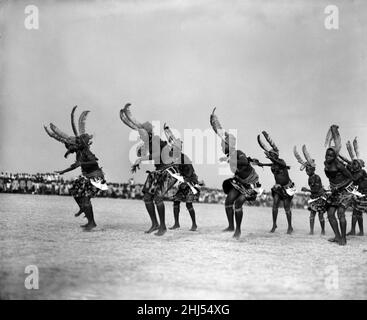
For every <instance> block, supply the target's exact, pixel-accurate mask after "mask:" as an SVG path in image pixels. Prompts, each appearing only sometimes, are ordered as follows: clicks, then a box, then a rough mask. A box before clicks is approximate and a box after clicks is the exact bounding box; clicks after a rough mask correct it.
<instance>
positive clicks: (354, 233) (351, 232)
mask: <svg viewBox="0 0 367 320" xmlns="http://www.w3.org/2000/svg"><path fill="white" fill-rule="evenodd" d="M355 235H356V231H355V230H350V231H349V232H348V233H347V236H355Z"/></svg>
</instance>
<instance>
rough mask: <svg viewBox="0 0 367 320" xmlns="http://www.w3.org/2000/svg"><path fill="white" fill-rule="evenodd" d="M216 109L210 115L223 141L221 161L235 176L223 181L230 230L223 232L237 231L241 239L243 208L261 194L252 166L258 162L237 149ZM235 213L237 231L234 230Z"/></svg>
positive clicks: (232, 136)
mask: <svg viewBox="0 0 367 320" xmlns="http://www.w3.org/2000/svg"><path fill="white" fill-rule="evenodd" d="M215 109H216V108H214V109H213V112H212V114H211V115H210V124H211V126H212V128H213V130H214V132H215V133H216V134H217V135H218V136H219V137H220V138H221V140H222V143H221V147H222V151H223V153H224V154H225V157H222V158H220V161H226V162H228V163H229V166H230V169H231V171H232V173H233V174H234V176H233V177H232V178H230V179H227V180H224V181H223V191H224V193H225V194H226V195H227V197H226V200H225V211H226V215H227V220H228V228H226V229H224V230H223V231H235V232H234V234H233V237H234V238H236V239H239V238H240V236H241V222H242V217H243V211H242V206H243V204H244V203H245V202H246V201H254V200H256V196H257V195H258V194H259V193H260V189H259V188H260V187H261V184H260V183H259V176H258V175H257V173H256V171H255V169H254V168H253V167H252V165H251V163H253V164H255V165H256V164H257V163H258V161H257V160H256V159H251V158H249V157H247V156H246V154H245V153H244V152H242V151H241V150H237V149H236V138H235V136H234V135H232V134H230V133H228V132H226V131H225V130H224V129H223V127H222V126H221V124H220V122H219V120H218V117H217V115H216V114H215ZM233 207H234V209H233ZM233 211H234V213H235V219H236V229H235V228H234V221H233V215H234V213H233Z"/></svg>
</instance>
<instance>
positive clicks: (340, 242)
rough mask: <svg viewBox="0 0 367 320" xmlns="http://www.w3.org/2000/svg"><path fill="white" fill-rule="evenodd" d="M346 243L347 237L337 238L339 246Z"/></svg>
mask: <svg viewBox="0 0 367 320" xmlns="http://www.w3.org/2000/svg"><path fill="white" fill-rule="evenodd" d="M346 244H347V239H345V238H340V240H339V246H345V245H346Z"/></svg>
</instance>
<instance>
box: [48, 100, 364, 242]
mask: <svg viewBox="0 0 367 320" xmlns="http://www.w3.org/2000/svg"><path fill="white" fill-rule="evenodd" d="M130 106H131V105H130V104H129V103H128V104H126V105H125V106H124V108H123V109H121V110H120V119H121V121H122V122H123V123H124V124H125V125H126V126H128V127H129V128H130V129H132V130H136V131H137V132H138V133H139V137H140V140H141V143H140V144H139V145H138V147H137V150H136V155H137V160H136V161H135V163H134V164H133V165H132V167H131V172H132V173H135V172H136V171H137V170H138V169H140V164H141V163H142V162H143V161H145V160H152V161H153V163H154V170H153V171H147V178H146V181H145V183H144V187H143V193H144V197H143V200H144V204H145V207H146V210H147V212H148V214H149V217H150V220H151V227H150V228H149V229H148V230H147V231H145V232H146V233H152V232H155V233H154V234H155V235H157V236H162V235H163V234H165V233H166V231H167V227H166V222H165V204H164V199H165V198H166V197H167V194H168V191H169V190H170V189H172V188H173V187H174V186H175V185H176V186H177V192H176V193H175V194H174V195H173V197H172V200H173V213H174V225H173V226H172V227H171V228H170V229H177V228H179V227H180V223H179V213H180V204H181V202H184V203H185V204H186V208H187V210H188V212H189V214H190V217H191V221H192V226H191V229H190V230H191V231H196V230H197V224H196V217H195V209H194V207H193V203H194V202H195V200H197V198H198V196H199V194H200V187H201V183H200V182H199V180H198V176H197V175H196V173H195V169H194V167H193V165H192V161H191V160H190V158H189V157H188V156H187V155H186V154H184V153H183V152H182V148H183V142H182V141H181V140H180V139H179V138H177V137H175V135H174V134H173V132H172V130H171V128H170V127H169V126H168V125H167V124H165V125H164V133H165V136H166V140H162V139H161V137H160V136H159V135H156V134H154V130H153V125H152V124H151V123H150V122H149V121H147V122H143V123H141V122H139V121H137V120H136V119H135V118H134V117H133V116H132V113H131V110H130ZM76 108H77V107H76V106H75V107H74V108H73V109H72V112H71V126H72V130H73V133H74V135H73V136H71V135H68V134H66V133H64V132H63V131H61V130H60V129H59V128H58V127H56V126H55V125H54V124H53V123H50V125H49V127H46V126H45V130H46V132H47V134H48V135H49V136H50V137H52V138H54V139H56V140H57V141H59V142H62V143H63V144H64V145H65V147H66V149H67V152H66V153H65V158H67V157H68V156H69V155H70V154H72V153H75V154H76V161H75V162H74V163H73V164H72V165H71V166H70V167H69V168H67V169H65V170H62V171H56V172H57V173H59V174H63V173H65V172H68V171H71V170H74V169H76V168H78V167H81V170H82V175H81V176H79V177H78V178H77V179H76V180H75V181H74V183H73V186H72V189H71V194H72V196H73V197H74V199H75V201H76V203H77V204H78V207H79V211H78V212H77V213H76V214H75V216H79V215H80V214H82V213H84V214H85V217H86V218H87V220H88V222H87V224H85V225H83V226H81V227H83V228H84V229H85V230H91V229H93V228H95V227H96V223H95V220H94V215H93V208H92V203H91V198H92V197H94V196H95V195H96V194H97V193H98V192H100V191H101V190H106V189H107V188H108V187H107V184H106V180H105V178H104V173H103V171H102V169H101V168H100V167H99V165H98V158H97V157H96V156H95V155H94V154H93V153H92V152H91V150H90V145H91V143H92V142H91V140H92V138H93V137H92V135H89V134H87V133H86V130H85V122H86V118H87V115H88V113H89V111H83V112H82V113H81V115H80V117H79V120H78V128H77V126H76V123H75V119H74V114H75V111H76ZM210 124H211V126H212V128H213V130H214V132H215V133H216V134H217V135H218V137H219V138H220V139H221V148H222V152H223V154H224V156H223V157H221V158H220V159H219V160H220V161H221V162H227V163H228V164H229V168H230V170H231V172H232V173H233V176H232V177H231V178H229V179H226V180H224V181H223V185H222V187H223V191H224V193H225V194H226V199H225V204H224V206H225V213H226V216H227V220H228V227H227V228H225V229H224V230H223V231H230V232H234V234H233V237H234V238H236V239H239V238H240V236H241V223H242V217H243V206H244V204H245V203H250V202H252V201H254V200H256V198H257V197H258V196H260V195H261V193H262V188H261V184H260V182H259V176H258V174H257V173H256V170H255V167H256V166H258V167H270V169H271V172H272V174H273V175H274V179H275V185H274V186H273V188H272V189H271V192H272V197H273V207H272V217H273V225H272V228H271V230H270V232H275V230H276V228H277V217H278V209H279V207H280V205H281V204H283V206H284V210H285V213H286V217H287V223H288V228H287V233H288V234H291V233H292V232H293V227H292V211H291V205H292V199H293V196H294V194H295V193H296V188H295V184H294V183H293V181H292V180H291V178H290V176H289V170H290V166H288V165H287V163H286V162H285V161H284V160H283V159H281V158H280V152H279V149H278V147H277V145H276V144H275V143H274V141H273V140H272V138H271V137H270V135H269V134H268V133H267V132H266V131H262V135H263V136H264V138H265V140H266V143H265V142H264V141H263V140H262V138H261V135H258V137H257V141H258V144H259V145H260V147H261V148H262V149H263V151H264V153H265V157H266V158H267V159H269V160H270V163H262V162H260V161H259V160H258V159H255V158H252V157H249V156H247V155H246V153H245V152H243V151H242V150H238V149H237V148H236V137H235V136H234V135H232V134H230V133H228V132H227V131H226V130H224V129H223V127H222V125H221V124H220V122H219V119H218V116H217V115H216V114H215V108H214V110H213V112H212V113H211V115H210ZM325 147H326V153H325V162H324V172H325V175H326V177H327V178H328V180H329V184H330V190H326V189H325V188H324V187H323V184H322V181H321V178H320V176H319V175H317V174H316V173H315V171H316V164H315V160H314V159H312V157H311V156H310V154H309V152H308V150H307V148H306V146H305V145H303V146H302V153H303V156H304V158H303V157H302V156H301V155H300V154H299V152H298V151H297V148H296V147H294V150H293V151H294V155H295V157H296V159H297V161H298V162H299V163H300V164H301V170H304V169H305V171H306V173H307V175H308V186H309V188H306V187H303V188H302V189H301V190H302V191H304V192H309V193H310V200H309V208H308V209H309V210H310V234H313V233H314V223H315V216H316V214H318V217H319V221H320V225H321V234H325V220H324V213H325V212H327V217H328V221H329V223H330V226H331V228H332V230H333V231H334V235H335V236H334V237H333V238H332V239H329V241H331V242H334V243H337V244H339V245H345V244H346V242H347V240H346V236H347V235H355V234H356V231H355V229H356V224H357V223H358V227H359V234H358V235H363V212H367V173H366V171H365V170H364V169H363V167H364V161H363V160H362V159H360V156H359V148H358V142H357V139H354V141H353V144H352V143H351V142H349V141H348V142H347V150H348V153H349V156H350V159H348V158H347V157H345V156H344V155H342V154H341V152H340V150H341V137H340V134H339V131H338V126H336V125H332V126H331V127H330V128H329V130H328V133H327V136H326V141H325ZM349 207H351V208H352V209H353V214H352V224H351V225H352V226H351V231H350V232H349V233H348V234H347V233H346V228H347V223H346V219H345V211H346V209H347V208H349ZM156 211H157V212H158V219H157V214H156ZM336 215H337V218H336ZM338 222H339V223H338Z"/></svg>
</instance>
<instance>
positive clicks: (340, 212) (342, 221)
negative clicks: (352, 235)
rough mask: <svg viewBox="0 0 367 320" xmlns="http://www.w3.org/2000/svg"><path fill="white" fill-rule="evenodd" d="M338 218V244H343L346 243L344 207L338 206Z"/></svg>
mask: <svg viewBox="0 0 367 320" xmlns="http://www.w3.org/2000/svg"><path fill="white" fill-rule="evenodd" d="M338 219H339V225H340V232H341V239H340V241H339V245H341V246H345V245H346V244H347V238H346V235H347V220H346V219H345V208H344V207H339V208H338Z"/></svg>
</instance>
